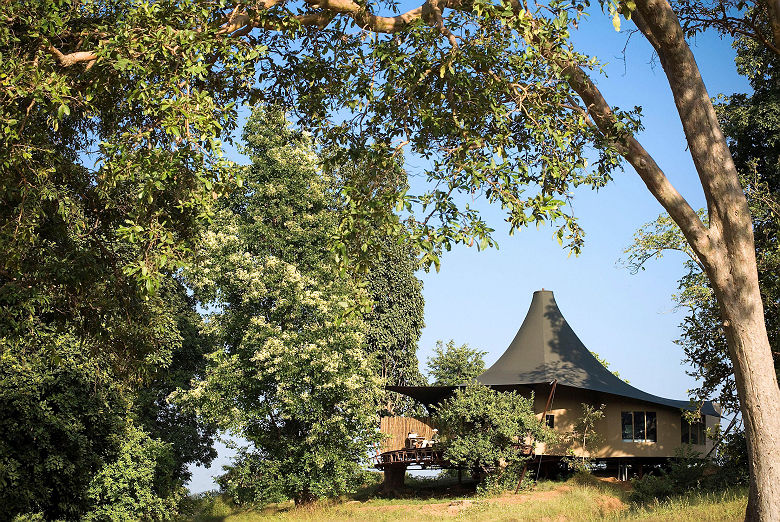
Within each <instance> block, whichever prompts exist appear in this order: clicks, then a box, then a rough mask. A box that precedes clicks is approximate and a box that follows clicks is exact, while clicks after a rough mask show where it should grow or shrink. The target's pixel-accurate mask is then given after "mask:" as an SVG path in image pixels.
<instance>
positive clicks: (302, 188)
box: [179, 110, 381, 503]
mask: <svg viewBox="0 0 780 522" xmlns="http://www.w3.org/2000/svg"><path fill="white" fill-rule="evenodd" d="M244 140H245V142H246V153H247V154H248V155H249V156H250V159H251V161H252V163H251V165H249V166H248V167H247V168H246V169H245V170H244V172H243V183H242V185H241V187H240V188H238V189H236V190H235V191H233V192H232V193H231V194H230V195H229V196H228V197H227V198H225V199H224V201H223V202H222V203H221V204H220V208H219V209H218V210H217V211H216V214H215V217H214V221H213V223H212V224H211V226H210V227H209V228H208V229H207V231H206V232H205V233H204V235H203V237H202V239H201V249H200V251H199V252H198V254H199V258H200V262H199V263H198V264H197V266H196V267H195V268H194V269H193V270H192V271H191V272H190V274H189V276H188V277H189V281H190V283H191V285H192V288H193V289H194V291H195V295H196V296H197V298H198V299H199V300H200V302H201V303H202V304H203V306H204V307H206V308H208V309H210V310H213V312H211V313H210V314H209V319H208V330H209V332H210V333H211V334H212V335H213V336H214V338H215V339H216V342H217V344H218V346H217V349H216V351H215V352H213V353H212V354H210V355H209V356H208V357H209V364H208V366H207V368H206V372H205V376H204V378H203V379H202V380H201V381H200V382H199V383H198V384H197V386H196V387H195V388H194V389H193V390H192V391H190V392H189V393H183V394H182V395H181V397H180V399H179V400H181V401H183V402H184V403H185V404H189V405H191V406H192V407H194V408H196V409H197V411H198V412H199V413H200V414H201V415H204V416H206V417H207V418H209V419H213V420H214V422H216V423H217V425H218V426H219V427H220V428H221V429H223V430H227V431H229V432H231V433H234V434H235V435H237V436H239V437H241V438H243V439H245V440H247V441H248V442H249V443H250V447H249V448H248V449H246V450H245V451H243V452H242V453H241V456H240V458H239V459H238V460H237V462H235V463H234V465H233V469H232V470H231V471H230V472H229V473H228V475H227V476H226V477H225V478H224V479H223V481H222V482H223V485H224V486H225V488H226V490H227V492H228V493H229V494H231V495H232V496H233V497H234V498H235V499H236V500H237V501H240V502H259V503H265V502H271V501H275V500H280V499H284V498H292V499H294V500H295V501H296V503H306V502H309V501H312V500H314V499H317V498H323V497H331V496H337V495H340V494H342V493H345V492H348V491H350V490H351V489H352V488H354V487H355V486H356V485H357V484H359V483H360V482H359V481H360V480H361V479H362V476H363V465H364V464H365V462H366V460H367V458H368V450H369V447H370V445H371V444H373V443H374V442H376V441H377V440H378V434H377V432H376V425H377V423H378V417H377V410H378V401H379V385H380V382H381V381H380V379H379V377H378V376H377V375H376V373H375V372H374V369H373V368H372V367H371V365H370V360H369V358H368V357H367V356H366V353H365V337H364V335H363V333H362V332H363V330H364V329H365V324H364V322H363V321H362V318H361V317H360V316H359V315H357V314H353V315H351V316H347V317H345V313H346V312H348V311H349V310H350V309H353V308H354V307H355V305H354V303H356V302H361V301H364V300H365V299H366V296H365V295H364V294H362V293H361V292H360V291H359V289H358V288H357V286H356V284H355V283H354V282H353V281H352V280H351V279H350V278H348V277H346V275H345V274H342V273H341V271H340V270H339V267H338V266H337V264H336V263H335V261H334V260H333V256H332V255H330V253H329V249H328V241H329V239H330V238H331V237H332V235H333V234H334V228H335V226H336V223H337V222H336V213H337V208H336V206H337V202H338V200H337V198H336V197H335V194H334V192H333V187H334V182H333V179H332V178H329V177H328V176H326V175H324V174H322V173H321V171H319V170H318V169H317V165H316V155H315V153H314V150H313V148H312V145H311V141H310V140H309V138H308V137H307V136H306V135H305V134H304V133H302V132H300V131H294V130H292V129H291V128H290V127H289V124H288V122H287V120H286V119H285V117H284V114H283V113H282V112H281V111H276V110H258V111H256V112H255V113H253V115H252V117H251V118H250V119H249V121H248V123H247V126H246V129H245V131H244Z"/></svg>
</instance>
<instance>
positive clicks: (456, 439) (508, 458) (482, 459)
mask: <svg viewBox="0 0 780 522" xmlns="http://www.w3.org/2000/svg"><path fill="white" fill-rule="evenodd" d="M433 422H434V424H435V425H436V426H437V428H438V429H439V433H440V435H441V437H442V447H443V449H444V457H445V458H446V459H447V460H448V461H450V462H451V463H452V464H454V465H455V466H457V467H461V468H466V469H474V470H479V471H481V472H483V473H487V472H490V471H493V470H496V469H500V468H501V467H504V466H507V465H508V466H514V465H516V464H518V463H521V462H522V461H523V460H524V458H525V457H524V456H523V449H522V446H523V444H524V443H526V442H527V440H526V439H527V438H528V437H531V439H532V440H536V441H540V442H544V441H546V440H549V439H550V433H549V430H547V429H546V427H543V426H542V425H541V424H540V423H539V420H538V419H537V418H536V416H535V415H534V412H533V398H530V399H527V398H525V397H523V396H521V395H520V394H518V393H517V392H514V391H512V392H499V391H496V390H493V389H491V388H489V387H487V386H481V385H478V384H474V383H472V384H469V385H468V386H467V387H465V388H461V389H458V390H456V391H455V393H454V394H453V395H452V396H451V397H450V398H449V399H447V400H445V401H443V402H442V403H441V404H439V405H438V406H437V407H436V412H435V415H434V418H433Z"/></svg>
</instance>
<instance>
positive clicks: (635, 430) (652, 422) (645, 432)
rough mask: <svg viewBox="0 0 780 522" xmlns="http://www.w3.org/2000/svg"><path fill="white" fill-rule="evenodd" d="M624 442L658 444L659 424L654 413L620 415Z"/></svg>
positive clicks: (628, 412) (641, 412) (631, 412)
mask: <svg viewBox="0 0 780 522" xmlns="http://www.w3.org/2000/svg"><path fill="white" fill-rule="evenodd" d="M620 432H621V434H622V437H623V442H656V441H657V440H658V424H657V421H656V415H655V412H654V411H624V412H622V413H621V414H620Z"/></svg>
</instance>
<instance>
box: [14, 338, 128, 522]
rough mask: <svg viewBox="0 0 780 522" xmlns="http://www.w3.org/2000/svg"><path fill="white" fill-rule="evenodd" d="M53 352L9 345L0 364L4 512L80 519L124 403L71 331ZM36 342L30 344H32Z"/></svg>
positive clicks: (112, 447)
mask: <svg viewBox="0 0 780 522" xmlns="http://www.w3.org/2000/svg"><path fill="white" fill-rule="evenodd" d="M58 340H59V342H60V345H59V346H58V347H57V349H56V351H55V350H52V349H49V350H43V349H40V350H31V351H30V353H26V352H24V351H15V352H11V351H4V352H3V359H2V361H3V363H2V364H0V518H3V519H6V520H8V519H11V518H13V517H14V516H15V515H19V514H24V513H40V514H42V515H43V516H44V518H45V519H48V520H53V519H68V520H74V519H78V518H79V517H80V515H81V514H82V513H84V512H85V511H86V510H87V509H88V508H89V506H90V502H89V499H88V498H87V495H86V493H87V488H88V486H89V483H90V480H91V478H92V476H93V475H94V474H95V473H96V472H97V471H98V470H99V469H100V468H101V467H102V466H103V464H104V462H106V461H107V460H108V459H110V458H111V457H112V455H115V454H116V453H117V451H118V447H117V444H118V440H119V439H120V438H121V434H122V433H123V431H124V424H125V423H124V408H123V407H124V401H123V400H122V397H121V393H120V390H119V389H118V387H117V386H116V385H115V383H113V382H112V381H111V380H106V379H99V380H96V379H95V375H96V372H95V366H97V363H96V362H95V361H93V360H92V359H91V358H90V357H89V354H88V353H84V352H81V351H80V350H79V349H78V342H77V341H76V340H75V339H73V338H72V337H69V336H67V335H61V336H59V338H58ZM28 347H29V348H32V346H29V345H28Z"/></svg>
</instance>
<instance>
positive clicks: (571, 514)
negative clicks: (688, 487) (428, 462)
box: [190, 476, 747, 522]
mask: <svg viewBox="0 0 780 522" xmlns="http://www.w3.org/2000/svg"><path fill="white" fill-rule="evenodd" d="M410 482H411V483H410V486H411V487H410V488H409V490H408V491H407V492H406V493H405V495H404V496H403V497H401V498H381V497H378V496H377V485H376V484H369V485H367V486H366V488H364V489H363V490H362V491H360V492H358V493H357V494H356V495H354V496H352V497H349V498H342V499H338V500H331V501H321V502H317V503H314V504H313V505H310V506H305V507H296V506H294V505H293V504H292V503H291V502H290V503H283V504H276V505H272V506H267V507H264V508H258V509H244V508H238V507H235V506H232V505H230V504H229V503H228V502H226V501H225V500H224V499H223V498H221V497H219V496H216V497H206V498H203V499H201V500H200V501H199V502H200V504H199V506H198V509H197V513H198V514H197V515H195V516H194V517H191V518H190V519H191V520H194V521H196V522H260V521H277V520H278V521H292V520H302V521H315V520H316V521H320V520H323V521H335V520H354V521H369V520H370V521H397V520H415V521H417V520H420V521H428V520H468V521H475V522H480V521H485V522H487V521H522V520H550V521H553V520H555V521H557V520H577V521H580V520H582V521H590V520H657V521H687V520H690V521H694V520H695V521H700V520H704V521H714V520H724V521H726V520H742V519H743V518H744V513H745V506H746V504H747V492H746V491H745V490H742V489H733V490H727V491H724V492H720V493H709V494H690V495H686V496H682V497H678V498H675V499H671V500H668V501H665V502H656V503H653V504H649V505H637V504H632V503H630V502H629V501H628V491H627V489H626V488H625V486H624V485H622V484H619V483H614V482H605V481H601V480H598V479H595V478H593V477H590V476H586V477H575V478H573V479H570V480H568V481H566V482H556V481H543V482H539V483H538V484H537V485H536V487H534V488H533V490H531V491H523V492H520V493H519V494H517V495H514V494H512V493H511V492H510V493H504V494H502V495H499V496H492V497H478V496H475V495H474V492H473V490H474V488H473V484H466V485H464V486H458V485H457V482H456V481H450V482H443V483H436V482H434V481H431V480H422V481H421V480H413V481H410Z"/></svg>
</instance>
